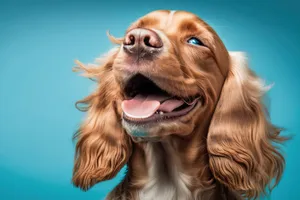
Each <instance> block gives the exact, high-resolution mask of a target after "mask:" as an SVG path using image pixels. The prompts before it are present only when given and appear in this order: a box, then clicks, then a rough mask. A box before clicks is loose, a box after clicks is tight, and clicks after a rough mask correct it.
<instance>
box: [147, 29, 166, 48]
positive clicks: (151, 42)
mask: <svg viewBox="0 0 300 200" xmlns="http://www.w3.org/2000/svg"><path fill="white" fill-rule="evenodd" d="M143 42H144V44H145V45H146V46H148V47H152V48H161V47H162V46H163V45H162V41H161V39H160V38H159V37H158V36H156V35H155V34H151V32H150V34H149V35H148V34H147V35H145V36H144V39H143Z"/></svg>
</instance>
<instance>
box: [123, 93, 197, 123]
mask: <svg viewBox="0 0 300 200" xmlns="http://www.w3.org/2000/svg"><path fill="white" fill-rule="evenodd" d="M198 104H201V105H202V98H199V99H198V100H197V101H195V103H193V104H191V105H189V106H187V107H186V108H184V109H182V110H179V111H174V112H169V113H160V112H159V113H155V114H153V115H151V116H150V117H147V118H133V117H130V116H128V115H126V113H124V112H123V114H122V117H123V120H124V121H126V122H127V123H129V124H133V125H146V124H148V125H149V124H157V123H160V122H170V121H175V120H178V119H179V118H181V117H183V116H185V115H187V114H189V113H190V112H191V111H193V110H194V109H195V108H196V107H197V105H198Z"/></svg>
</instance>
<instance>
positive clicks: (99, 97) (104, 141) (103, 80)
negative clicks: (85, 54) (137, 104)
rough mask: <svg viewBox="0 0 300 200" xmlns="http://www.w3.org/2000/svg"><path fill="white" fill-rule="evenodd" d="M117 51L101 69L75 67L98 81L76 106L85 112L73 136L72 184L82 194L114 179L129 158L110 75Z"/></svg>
mask: <svg viewBox="0 0 300 200" xmlns="http://www.w3.org/2000/svg"><path fill="white" fill-rule="evenodd" d="M115 54H116V51H115V50H113V51H111V52H110V53H109V54H108V55H107V56H106V57H105V59H104V60H102V65H101V66H94V67H90V68H88V67H85V66H84V65H83V64H81V63H80V62H77V63H78V67H77V68H76V69H77V70H78V69H81V70H83V71H84V72H85V74H84V75H85V76H87V77H90V78H96V79H98V80H99V86H98V89H97V90H96V91H95V92H94V93H92V94H91V95H90V96H88V97H86V98H85V99H83V100H81V101H78V102H77V103H78V104H83V105H85V107H84V108H81V110H83V111H87V116H86V118H85V120H84V122H83V123H82V125H81V127H80V128H79V130H78V131H77V133H76V134H75V136H74V137H75V139H76V140H77V144H76V154H75V164H74V170H73V179H72V181H73V183H74V185H75V186H77V187H80V188H82V189H83V190H87V189H89V188H90V187H91V186H93V185H94V184H95V183H97V182H99V181H103V180H108V179H111V178H113V177H114V176H115V175H116V174H117V173H118V171H119V170H120V169H121V168H122V167H123V166H124V164H125V163H127V161H128V159H129V156H130V154H131V141H130V138H129V137H128V136H127V135H126V133H125V131H124V130H123V129H122V126H121V119H120V115H119V114H118V113H120V112H118V107H117V104H116V101H118V99H120V98H119V97H118V88H117V85H116V83H115V79H114V77H113V74H112V63H113V59H114V56H115Z"/></svg>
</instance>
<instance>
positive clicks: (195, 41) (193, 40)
mask: <svg viewBox="0 0 300 200" xmlns="http://www.w3.org/2000/svg"><path fill="white" fill-rule="evenodd" d="M187 43H189V44H192V45H197V46H205V45H204V44H203V42H201V40H199V39H198V38H196V37H191V38H189V39H188V40H187Z"/></svg>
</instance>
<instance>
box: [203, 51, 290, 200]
mask: <svg viewBox="0 0 300 200" xmlns="http://www.w3.org/2000/svg"><path fill="white" fill-rule="evenodd" d="M230 58H231V65H230V69H229V74H228V76H227V78H226V81H225V83H224V86H223V89H222V92H221V96H220V99H219V102H218V104H217V107H216V110H215V113H214V115H213V118H212V121H211V124H210V127H209V133H208V138H207V148H208V153H209V164H210V169H211V171H212V173H213V175H214V177H215V178H216V179H217V180H218V181H219V182H221V183H222V184H224V185H226V186H227V187H228V188H230V189H232V190H235V191H237V192H239V193H240V194H242V195H243V196H244V197H247V198H250V199H252V198H257V197H258V196H259V195H260V194H263V193H265V192H266V187H267V186H270V185H271V186H270V187H272V186H275V185H276V184H277V183H278V182H279V180H280V178H281V175H282V173H283V169H284V164H285V162H284V157H283V156H282V154H281V153H280V151H279V146H278V145H276V143H277V144H281V143H283V142H284V141H285V140H286V138H285V137H282V136H280V135H279V134H280V129H279V128H277V127H275V126H273V125H272V124H271V123H270V122H269V119H268V113H267V112H266V110H265V107H264V104H263V101H262V97H263V95H264V93H265V92H266V91H267V89H268V87H265V86H264V84H263V82H262V81H261V80H260V79H259V78H258V77H257V76H256V75H255V74H254V73H253V72H252V71H251V70H250V69H249V68H248V66H247V59H246V57H245V55H244V54H243V53H230ZM273 179H275V181H274V182H272V180H273ZM272 183H273V185H272Z"/></svg>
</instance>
